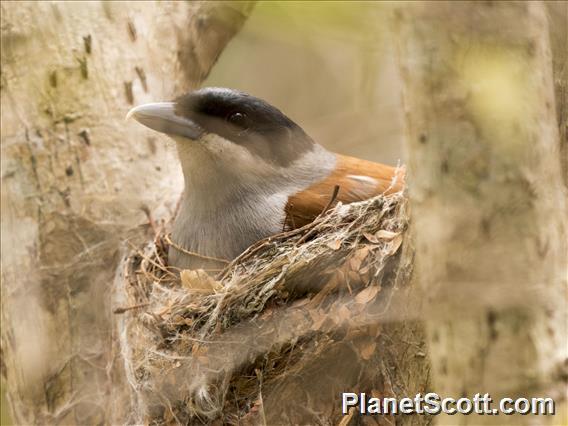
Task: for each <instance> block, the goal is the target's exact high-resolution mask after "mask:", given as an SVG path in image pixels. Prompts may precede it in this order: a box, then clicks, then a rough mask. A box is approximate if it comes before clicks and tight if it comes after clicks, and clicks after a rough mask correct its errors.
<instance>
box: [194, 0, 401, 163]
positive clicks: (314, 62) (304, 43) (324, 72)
mask: <svg viewBox="0 0 568 426" xmlns="http://www.w3.org/2000/svg"><path fill="white" fill-rule="evenodd" d="M391 7H392V5H391V4H389V3H386V2H306V1H300V2H278V1H276V2H272V1H271V2H260V3H258V4H257V6H256V7H255V9H254V11H253V13H252V14H251V16H250V18H249V19H248V20H247V21H246V23H245V25H244V27H243V29H242V30H241V32H240V33H239V34H237V36H236V37H235V38H234V39H233V40H232V41H231V42H230V43H229V45H228V46H227V48H226V49H225V51H224V52H223V54H222V55H221V57H220V59H219V62H218V63H217V65H216V66H215V67H214V68H213V71H212V72H211V74H210V76H209V77H208V78H207V80H206V81H205V85H207V86H222V87H231V88H235V89H240V90H243V91H245V92H249V93H251V94H253V95H255V96H258V97H261V98H263V99H266V100H267V101H269V102H270V103H272V104H273V105H276V106H277V107H278V108H280V109H281V110H282V111H283V112H285V113H286V114H287V115H289V116H290V117H291V118H292V119H293V120H294V121H296V122H297V123H299V124H300V125H301V126H302V127H303V128H304V129H305V130H306V131H307V132H308V134H310V135H311V136H312V137H313V138H314V139H315V140H316V141H317V142H319V143H321V144H322V145H324V146H326V147H327V148H329V149H332V150H335V151H337V152H340V153H342V154H347V155H353V156H359V157H363V158H366V159H369V160H374V161H381V162H385V163H389V164H396V163H397V161H398V160H399V159H400V158H401V139H402V108H401V94H400V89H401V86H400V77H399V75H398V73H397V71H396V63H395V56H394V45H393V42H392V38H391V32H390V31H389V25H388V23H387V15H388V13H389V11H390V8H391Z"/></svg>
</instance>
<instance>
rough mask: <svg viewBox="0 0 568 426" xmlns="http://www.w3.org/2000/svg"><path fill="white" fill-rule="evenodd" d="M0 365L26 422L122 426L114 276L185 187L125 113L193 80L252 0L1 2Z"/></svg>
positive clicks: (158, 144)
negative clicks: (121, 253) (127, 247)
mask: <svg viewBox="0 0 568 426" xmlns="http://www.w3.org/2000/svg"><path fill="white" fill-rule="evenodd" d="M1 8H2V21H1V31H2V64H1V65H2V71H1V72H2V74H1V95H2V96H1V107H2V108H1V109H2V115H1V119H2V135H1V138H2V173H3V174H2V261H3V262H2V335H1V337H2V362H3V365H2V367H3V368H2V372H3V374H4V375H5V380H6V387H7V391H8V399H9V402H10V405H11V407H12V415H13V420H14V421H15V422H16V423H17V424H95V423H96V424H101V423H124V422H127V421H128V419H126V418H124V417H123V416H122V415H123V413H127V412H128V401H127V400H125V399H124V397H125V395H126V393H124V391H125V389H124V386H121V384H123V382H122V378H121V374H122V373H121V370H120V369H121V363H120V362H116V360H115V357H116V356H117V353H116V350H117V348H116V347H115V346H114V343H113V342H114V341H115V339H114V338H113V335H112V334H113V331H112V323H111V307H110V306H109V299H110V296H109V294H110V290H111V285H112V277H113V274H114V270H115V266H116V260H117V257H118V256H117V253H118V248H119V246H120V244H121V243H122V241H123V240H124V239H125V238H127V237H128V238H135V237H140V236H143V235H144V233H145V230H146V228H147V227H146V224H147V222H148V218H147V214H146V213H145V212H151V216H152V217H154V218H159V217H161V216H162V215H164V214H166V213H171V211H172V210H173V208H174V204H175V200H176V198H177V196H178V194H179V192H180V191H181V188H182V182H181V173H179V170H178V165H177V159H176V156H175V154H174V153H173V150H171V149H168V148H167V147H166V146H165V144H163V141H162V140H158V138H154V137H148V136H147V132H146V131H145V130H144V129H142V128H141V127H140V126H136V125H134V124H131V123H125V122H124V116H125V114H126V112H127V111H128V109H129V108H130V107H131V106H132V105H134V104H138V103H143V102H148V101H157V100H166V99H169V98H171V97H172V96H174V95H176V94H179V93H180V92H181V91H184V90H188V89H191V88H194V87H196V86H197V85H198V84H199V83H200V82H201V81H202V80H203V79H204V78H205V77H206V76H207V74H208V72H209V70H210V68H211V66H212V65H213V63H214V62H215V60H216V59H217V57H218V56H219V54H220V52H221V51H222V49H223V47H224V46H225V45H226V43H227V42H228V41H229V40H230V38H231V37H232V36H233V35H234V34H235V33H236V32H237V31H238V30H239V28H240V27H241V25H242V24H243V22H244V21H245V19H246V17H247V16H248V14H249V13H250V11H251V9H252V2H242V3H186V2H172V3H161V2H156V3H154V2H152V3H150V2H148V3H146V2H143V3H140V2H139V3H135V4H129V3H115V2H101V3H98V2H97V3H95V2H79V3H35V2H28V3H20V2H8V3H2V6H1Z"/></svg>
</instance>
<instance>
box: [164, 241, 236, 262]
mask: <svg viewBox="0 0 568 426" xmlns="http://www.w3.org/2000/svg"><path fill="white" fill-rule="evenodd" d="M164 239H165V240H166V243H168V244H169V245H171V246H172V247H173V248H175V249H176V250H179V251H181V252H182V253H185V254H187V255H190V256H195V257H199V258H200V259H205V260H211V261H214V262H222V263H226V264H228V263H230V262H229V261H228V260H227V259H221V258H218V257H212V256H205V255H204V254H199V253H195V252H193V251H189V250H186V249H184V248H183V247H181V246H178V245H177V244H176V243H174V242H173V241H172V240H171V239H170V236H169V234H167V235H165V236H164Z"/></svg>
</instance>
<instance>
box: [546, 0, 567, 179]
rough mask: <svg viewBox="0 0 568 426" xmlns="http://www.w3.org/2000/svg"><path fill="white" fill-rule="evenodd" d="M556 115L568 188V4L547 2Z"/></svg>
mask: <svg viewBox="0 0 568 426" xmlns="http://www.w3.org/2000/svg"><path fill="white" fill-rule="evenodd" d="M545 4H546V8H547V10H548V21H549V26H550V47H551V50H552V74H553V76H554V90H555V94H556V115H557V117H558V125H559V128H560V164H561V166H562V175H563V177H564V184H565V185H566V186H568V2H566V1H558V2H555V1H547V2H546V3H545Z"/></svg>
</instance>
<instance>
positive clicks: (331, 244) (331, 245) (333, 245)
mask: <svg viewBox="0 0 568 426" xmlns="http://www.w3.org/2000/svg"><path fill="white" fill-rule="evenodd" d="M327 246H328V247H329V248H330V249H332V250H339V247H341V240H340V239H339V238H337V239H335V240H333V241H330V242H329V243H327Z"/></svg>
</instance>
